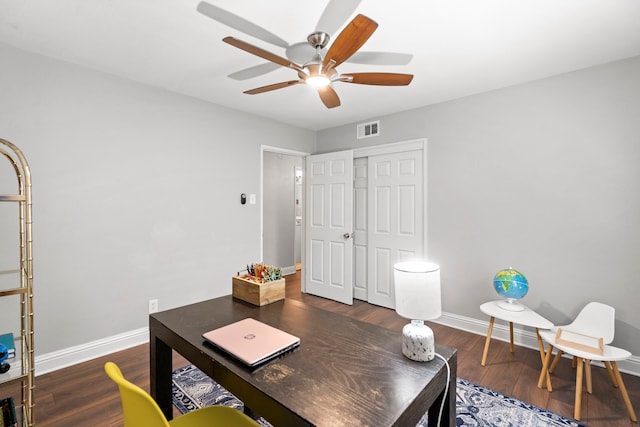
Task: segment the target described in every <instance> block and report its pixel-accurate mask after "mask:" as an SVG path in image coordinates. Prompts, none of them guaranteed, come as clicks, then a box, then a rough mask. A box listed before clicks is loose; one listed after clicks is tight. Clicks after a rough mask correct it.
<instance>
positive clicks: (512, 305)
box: [493, 268, 529, 311]
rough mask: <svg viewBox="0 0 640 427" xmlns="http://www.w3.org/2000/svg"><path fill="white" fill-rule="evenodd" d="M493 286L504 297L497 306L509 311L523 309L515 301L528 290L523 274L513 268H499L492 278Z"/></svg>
mask: <svg viewBox="0 0 640 427" xmlns="http://www.w3.org/2000/svg"><path fill="white" fill-rule="evenodd" d="M493 288H494V289H495V290H496V292H497V293H498V295H500V296H501V297H503V298H505V299H506V301H501V302H499V303H498V306H500V307H501V308H504V309H506V310H511V311H522V310H524V306H523V305H522V304H518V303H517V302H516V300H519V299H521V298H523V297H524V296H525V295H526V294H527V292H529V281H528V280H527V278H526V277H524V274H522V273H520V272H519V271H518V270H515V269H513V268H506V269H504V270H500V271H498V272H497V273H496V275H495V277H494V278H493Z"/></svg>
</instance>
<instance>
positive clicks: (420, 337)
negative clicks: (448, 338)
mask: <svg viewBox="0 0 640 427" xmlns="http://www.w3.org/2000/svg"><path fill="white" fill-rule="evenodd" d="M402 354H404V355H405V357H407V358H409V359H411V360H415V361H417V362H428V361H430V360H433V359H434V358H435V356H436V349H435V340H434V338H433V331H432V330H431V328H430V327H428V326H426V325H425V324H424V322H423V321H422V320H412V321H411V323H408V324H406V325H405V326H404V328H402Z"/></svg>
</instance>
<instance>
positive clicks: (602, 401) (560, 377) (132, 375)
mask: <svg viewBox="0 0 640 427" xmlns="http://www.w3.org/2000/svg"><path fill="white" fill-rule="evenodd" d="M287 298H293V299H297V300H301V301H303V302H305V303H307V304H310V305H313V306H316V307H319V308H322V309H326V310H331V311H334V312H336V313H341V314H344V315H346V316H350V317H354V318H357V319H359V320H362V321H365V322H369V323H373V324H377V325H381V326H384V327H386V328H389V329H393V330H397V331H398V333H400V330H401V329H402V327H403V326H404V324H405V323H407V320H406V319H403V318H401V317H400V316H398V315H397V314H396V313H395V311H393V310H389V309H386V308H382V307H377V306H373V305H369V304H367V303H364V302H362V301H355V302H354V304H353V305H352V306H348V305H344V304H340V303H336V302H334V301H330V300H326V299H323V298H318V297H314V296H311V295H308V294H302V293H301V292H300V278H299V273H298V274H295V275H291V276H287ZM430 326H431V327H432V329H433V330H434V333H435V337H436V342H437V343H440V344H444V345H448V346H452V347H456V348H457V349H458V377H461V378H465V379H467V380H470V381H473V382H474V383H476V384H481V385H483V386H486V387H489V388H491V389H494V390H496V391H498V392H501V393H504V394H507V395H510V396H513V397H516V398H518V399H521V400H523V401H526V402H529V403H532V404H534V405H537V406H540V407H543V408H547V409H549V410H551V411H554V412H556V413H558V414H561V415H564V416H567V417H570V418H571V417H573V401H574V390H575V389H574V387H575V376H574V375H575V374H574V372H573V370H572V367H571V362H570V361H569V360H563V361H562V362H561V363H560V364H559V365H558V368H557V370H556V372H555V373H554V375H553V377H552V380H553V386H554V391H553V392H552V393H548V392H547V391H546V390H544V389H542V390H541V389H538V388H537V387H536V384H537V380H538V375H539V373H540V356H539V354H538V352H537V351H534V350H530V349H527V348H522V347H516V350H515V353H513V354H512V353H510V352H509V344H508V343H503V342H500V341H495V340H494V341H492V343H491V348H490V350H489V355H488V358H487V364H486V366H485V367H482V366H481V365H480V359H481V356H482V350H483V346H484V336H480V335H475V334H471V333H468V332H464V331H460V330H457V329H452V328H449V327H445V326H442V325H438V324H435V323H431V324H430ZM398 351H400V348H398ZM107 361H113V362H115V363H117V364H118V365H119V366H120V368H121V369H122V371H123V373H124V375H125V377H127V378H128V379H129V380H130V381H132V382H134V383H136V384H138V385H140V386H141V387H142V388H144V389H146V390H149V346H148V345H141V346H137V347H134V348H131V349H128V350H124V351H120V352H117V353H113V354H111V355H108V356H104V357H100V358H97V359H94V360H91V361H88V362H85V363H81V364H78V365H75V366H72V367H69V368H65V369H60V370H58V371H55V372H52V373H49V374H45V375H41V376H38V377H36V381H35V384H36V391H35V397H36V412H35V414H36V425H38V426H50V427H58V426H59V427H63V426H64V427H68V426H74V427H84V426H87V427H89V426H122V415H121V411H122V409H121V407H120V397H119V394H118V390H117V388H116V386H115V384H113V383H112V382H111V381H110V380H109V379H108V378H107V377H106V375H105V374H104V371H103V365H104V363H105V362H107ZM185 364H187V362H186V361H185V360H184V359H183V358H182V357H181V356H179V355H177V354H176V355H174V366H175V367H176V368H178V367H181V366H184V365H185ZM592 370H593V394H592V395H588V394H586V392H585V394H584V395H583V398H582V421H583V422H585V423H587V424H589V425H590V426H592V427H605V426H606V427H611V426H620V427H631V426H638V424H637V423H632V422H631V421H630V420H629V417H628V414H627V410H626V407H625V406H624V403H623V401H622V398H621V396H620V392H619V391H618V390H617V389H615V388H613V386H612V384H611V381H610V380H609V376H608V374H607V373H606V371H605V370H604V369H603V368H599V367H595V366H594V367H593V369H592ZM622 376H623V378H624V382H625V384H626V386H627V389H628V392H629V395H630V397H631V401H632V402H633V404H634V407H635V410H636V412H638V411H639V410H640V377H636V376H632V375H627V374H622ZM6 393H7V388H6V386H4V387H1V388H0V397H2V396H5V395H6ZM174 413H175V415H176V416H178V415H179V413H178V412H177V410H176V411H174Z"/></svg>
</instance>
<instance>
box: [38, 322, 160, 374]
mask: <svg viewBox="0 0 640 427" xmlns="http://www.w3.org/2000/svg"><path fill="white" fill-rule="evenodd" d="M147 342H149V328H140V329H136V330H134V331H130V332H125V333H123V334H118V335H114V336H111V337H107V338H104V339H101V340H97V341H92V342H89V343H86V344H82V345H77V346H74V347H69V348H65V349H63V350H59V351H54V352H52V353H47V354H43V355H41V356H36V358H35V359H36V360H35V365H36V366H35V367H36V376H38V375H43V374H46V373H48V372H53V371H57V370H58V369H62V368H66V367H68V366H73V365H76V364H78V363H82V362H86V361H87V360H91V359H95V358H97V357H101V356H106V355H107V354H111V353H115V352H116V351H121V350H125V349H127V348H131V347H135V346H137V345H140V344H144V343H147Z"/></svg>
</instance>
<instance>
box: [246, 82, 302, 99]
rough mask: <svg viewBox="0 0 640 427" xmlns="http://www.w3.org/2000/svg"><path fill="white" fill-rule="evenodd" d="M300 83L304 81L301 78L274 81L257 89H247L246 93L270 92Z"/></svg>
mask: <svg viewBox="0 0 640 427" xmlns="http://www.w3.org/2000/svg"><path fill="white" fill-rule="evenodd" d="M300 83H304V82H302V81H300V80H289V81H288V82H281V83H274V84H272V85H267V86H262V87H257V88H255V89H251V90H245V91H244V93H246V94H248V95H257V94H259V93H265V92H269V91H272V90H276V89H282V88H285V87H289V86H293V85H297V84H300Z"/></svg>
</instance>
